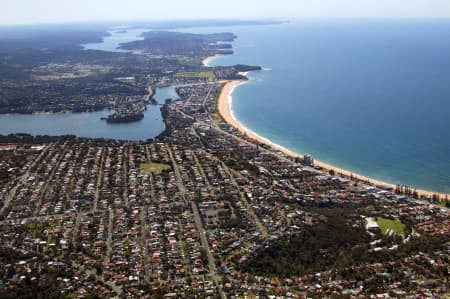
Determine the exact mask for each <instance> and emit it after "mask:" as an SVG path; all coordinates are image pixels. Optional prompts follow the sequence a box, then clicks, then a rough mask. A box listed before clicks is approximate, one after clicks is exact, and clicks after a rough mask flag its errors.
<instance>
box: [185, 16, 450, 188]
mask: <svg viewBox="0 0 450 299" xmlns="http://www.w3.org/2000/svg"><path fill="white" fill-rule="evenodd" d="M185 31H190V32H198V33H206V32H222V31H231V32H233V33H235V34H236V35H237V36H238V39H237V40H236V41H235V42H234V43H233V45H234V50H235V54H234V55H232V56H221V57H218V58H216V59H215V60H213V61H212V62H211V63H210V65H211V66H215V65H233V64H237V63H243V64H250V65H259V66H262V67H263V68H264V70H263V71H259V72H252V73H250V74H249V78H250V79H251V81H249V82H248V83H246V84H243V85H240V86H239V87H237V88H236V89H235V91H234V92H233V94H232V96H233V102H232V109H233V113H234V115H235V117H236V118H237V119H238V120H239V121H240V122H241V123H242V124H243V125H244V126H246V127H247V128H248V129H250V130H252V131H254V132H255V133H257V134H258V135H260V136H262V137H265V138H267V139H269V140H271V141H272V142H274V143H277V144H279V145H281V146H284V147H286V148H288V149H290V150H292V151H295V152H297V153H301V154H303V153H308V154H311V155H313V157H314V158H315V159H317V160H320V161H323V162H326V163H329V164H332V165H335V166H337V167H340V168H343V169H346V170H350V171H353V172H355V173H359V174H362V175H365V176H367V177H370V178H374V179H378V180H382V181H387V182H390V183H399V184H404V185H408V186H412V187H415V188H420V189H425V190H432V191H437V192H446V193H450V21H449V20H371V21H368V20H351V21H350V20H331V21H330V20H328V21H323V20H308V21H296V22H290V23H287V24H281V25H267V26H243V27H228V28H218V27H216V28H191V29H188V30H185Z"/></svg>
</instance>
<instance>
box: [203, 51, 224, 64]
mask: <svg viewBox="0 0 450 299" xmlns="http://www.w3.org/2000/svg"><path fill="white" fill-rule="evenodd" d="M218 57H220V55H219V54H216V55H213V56H208V57H206V58H205V59H203V60H202V64H203V66H206V67H210V65H209V64H210V63H211V61H213V60H214V59H216V58H218Z"/></svg>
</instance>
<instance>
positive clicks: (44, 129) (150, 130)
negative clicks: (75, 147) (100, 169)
mask: <svg viewBox="0 0 450 299" xmlns="http://www.w3.org/2000/svg"><path fill="white" fill-rule="evenodd" d="M154 98H155V99H156V101H157V102H158V103H159V104H163V103H164V101H165V100H166V99H167V98H172V99H177V98H178V96H177V93H176V92H175V86H168V87H161V88H157V89H156V93H155V96H154ZM111 113H113V111H108V110H103V111H97V112H86V113H60V114H6V115H5V114H3V115H0V134H10V133H28V134H32V135H55V136H56V135H67V134H72V135H77V136H79V137H90V138H111V139H118V140H133V141H137V140H146V139H149V138H154V137H156V136H158V135H159V134H161V133H162V132H163V131H164V128H165V126H164V122H163V119H162V115H161V111H160V106H159V105H148V106H147V111H145V113H144V118H143V119H142V120H140V121H137V122H132V123H124V124H109V123H107V122H106V121H104V120H101V119H100V118H101V117H106V116H108V115H109V114H111Z"/></svg>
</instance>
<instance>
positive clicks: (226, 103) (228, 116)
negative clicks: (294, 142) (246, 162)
mask: <svg viewBox="0 0 450 299" xmlns="http://www.w3.org/2000/svg"><path fill="white" fill-rule="evenodd" d="M240 74H241V75H244V76H245V75H246V74H245V73H240ZM246 82H247V81H245V80H233V81H227V82H225V84H224V86H223V87H222V91H221V92H220V95H219V98H218V103H217V105H218V110H219V113H220V115H221V116H222V118H223V119H224V120H225V121H226V122H227V123H229V124H230V125H232V126H233V127H234V128H236V129H237V130H239V131H240V132H241V133H242V134H243V135H245V136H247V137H249V138H251V139H253V140H255V141H257V142H259V143H263V144H266V145H269V146H270V147H271V148H273V149H275V150H277V151H281V152H282V153H284V154H286V155H288V156H290V157H293V158H298V157H300V158H302V157H303V155H302V154H298V153H296V152H293V151H291V150H288V149H287V148H285V147H282V146H280V145H278V144H275V143H273V142H271V141H270V140H268V139H266V138H263V137H261V136H259V135H258V134H256V133H255V132H253V131H251V130H249V129H247V128H246V127H245V126H244V125H242V124H241V123H240V122H239V121H238V120H237V119H236V118H235V117H234V115H233V112H232V107H231V103H232V97H231V94H232V93H233V90H234V89H235V88H236V87H237V86H239V85H241V84H244V83H246ZM314 165H315V166H319V167H322V168H323V169H325V170H328V171H330V170H332V171H334V172H335V174H342V175H344V176H345V177H347V178H350V177H353V178H355V179H358V180H360V181H362V182H365V183H368V184H372V185H376V186H386V187H391V188H394V189H395V187H396V185H395V184H391V183H387V182H383V181H380V180H375V179H371V178H368V177H366V176H364V175H361V174H357V173H353V172H351V171H348V170H345V169H342V168H339V167H336V166H333V165H331V164H328V163H325V162H321V161H318V160H315V159H314ZM412 189H413V190H415V191H416V192H417V193H418V194H419V196H420V195H424V196H430V197H431V196H433V195H436V196H439V198H440V199H441V200H442V199H444V198H446V197H447V196H449V194H445V193H440V192H433V191H428V190H421V189H414V188H412ZM449 197H450V196H449Z"/></svg>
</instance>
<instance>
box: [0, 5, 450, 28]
mask: <svg viewBox="0 0 450 299" xmlns="http://www.w3.org/2000/svg"><path fill="white" fill-rule="evenodd" d="M355 17H356V18H370V17H375V18H443V17H444V18H450V0H222V1H220V0H12V1H11V0H0V24H2V25H6V24H33V23H66V22H79V21H111V20H136V19H138V20H161V19H170V20H174V19H238V18H239V19H243V18H245V19H260V18H276V19H297V18H355Z"/></svg>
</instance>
